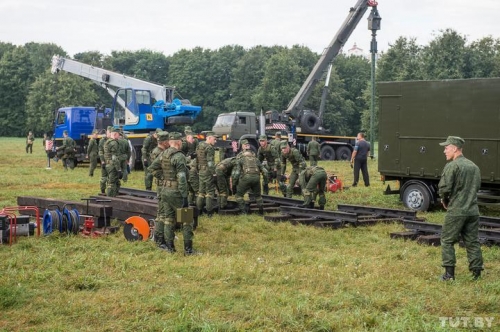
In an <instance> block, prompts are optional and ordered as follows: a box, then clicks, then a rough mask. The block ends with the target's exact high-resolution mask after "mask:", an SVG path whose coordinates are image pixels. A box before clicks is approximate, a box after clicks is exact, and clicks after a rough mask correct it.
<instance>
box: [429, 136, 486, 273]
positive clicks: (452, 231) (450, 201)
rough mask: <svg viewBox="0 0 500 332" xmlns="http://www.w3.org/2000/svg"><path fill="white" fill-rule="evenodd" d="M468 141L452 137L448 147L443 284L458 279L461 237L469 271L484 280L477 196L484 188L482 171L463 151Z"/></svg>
mask: <svg viewBox="0 0 500 332" xmlns="http://www.w3.org/2000/svg"><path fill="white" fill-rule="evenodd" d="M464 143H465V141H464V140H463V139H462V138H460V137H458V136H448V138H447V139H446V141H445V142H443V143H439V145H441V146H444V147H445V148H444V154H445V156H446V160H447V161H449V162H448V163H447V164H446V166H445V167H444V169H443V173H442V174H441V179H440V180H439V184H438V193H439V196H440V197H441V203H442V204H443V207H444V208H445V209H446V216H445V218H444V224H443V228H442V233H441V255H442V263H443V267H444V268H445V273H444V274H443V275H442V276H441V280H443V281H447V280H454V279H455V264H456V257H455V248H454V245H455V244H456V243H457V242H458V241H459V237H461V238H462V239H463V241H464V243H465V248H466V251H467V259H468V261H469V270H470V271H471V272H472V277H473V279H474V280H476V279H478V278H479V277H480V276H481V271H482V270H483V256H482V253H481V247H480V244H479V240H478V228H479V208H478V206H477V192H478V191H479V188H480V186H481V172H480V170H479V167H477V166H476V164H474V163H473V162H472V161H470V160H469V159H467V158H465V157H464V155H463V154H462V148H463V145H464Z"/></svg>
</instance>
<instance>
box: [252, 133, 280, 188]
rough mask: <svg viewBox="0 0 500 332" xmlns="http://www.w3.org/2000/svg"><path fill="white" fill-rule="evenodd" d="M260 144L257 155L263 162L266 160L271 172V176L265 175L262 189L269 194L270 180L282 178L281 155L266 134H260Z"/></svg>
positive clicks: (268, 169) (266, 166) (268, 170)
mask: <svg viewBox="0 0 500 332" xmlns="http://www.w3.org/2000/svg"><path fill="white" fill-rule="evenodd" d="M259 144H260V147H259V151H258V152H257V156H258V158H259V161H260V162H261V163H263V162H264V161H266V163H267V164H266V165H265V168H266V170H267V173H268V174H269V177H264V179H263V181H262V190H263V192H264V195H269V180H276V179H279V178H281V164H280V156H279V152H278V150H276V148H275V147H274V146H273V145H271V144H270V143H268V142H267V137H266V135H260V136H259Z"/></svg>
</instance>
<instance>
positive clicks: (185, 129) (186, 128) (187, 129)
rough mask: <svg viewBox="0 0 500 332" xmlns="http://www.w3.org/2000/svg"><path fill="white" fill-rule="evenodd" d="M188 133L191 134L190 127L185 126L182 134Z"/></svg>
mask: <svg viewBox="0 0 500 332" xmlns="http://www.w3.org/2000/svg"><path fill="white" fill-rule="evenodd" d="M188 131H189V132H192V130H191V127H190V126H185V127H184V132H188Z"/></svg>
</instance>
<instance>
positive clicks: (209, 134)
mask: <svg viewBox="0 0 500 332" xmlns="http://www.w3.org/2000/svg"><path fill="white" fill-rule="evenodd" d="M205 136H206V137H209V136H215V137H216V136H217V135H215V133H214V132H213V131H207V132H206V133H205Z"/></svg>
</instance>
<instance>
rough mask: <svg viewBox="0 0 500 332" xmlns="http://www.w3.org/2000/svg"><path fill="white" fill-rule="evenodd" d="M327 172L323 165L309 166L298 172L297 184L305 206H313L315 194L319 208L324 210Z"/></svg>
mask: <svg viewBox="0 0 500 332" xmlns="http://www.w3.org/2000/svg"><path fill="white" fill-rule="evenodd" d="M326 178H327V174H326V172H325V170H324V169H323V167H319V166H309V167H306V169H304V170H303V171H301V172H300V174H299V184H300V188H301V189H302V195H304V204H303V205H302V206H303V207H305V208H311V209H312V208H314V202H315V201H316V196H317V195H319V201H318V204H319V209H320V210H324V209H325V204H326V197H325V186H326Z"/></svg>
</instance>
